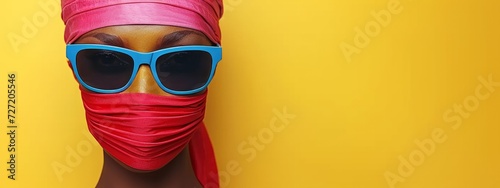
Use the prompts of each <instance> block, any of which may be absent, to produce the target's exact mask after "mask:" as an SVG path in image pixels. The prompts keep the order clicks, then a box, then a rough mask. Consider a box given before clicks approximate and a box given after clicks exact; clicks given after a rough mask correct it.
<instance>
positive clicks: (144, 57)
mask: <svg viewBox="0 0 500 188" xmlns="http://www.w3.org/2000/svg"><path fill="white" fill-rule="evenodd" d="M152 59H153V54H151V53H143V54H141V55H140V56H139V57H138V58H137V59H136V61H137V62H135V63H137V64H138V66H140V65H144V64H146V65H148V66H151V61H152Z"/></svg>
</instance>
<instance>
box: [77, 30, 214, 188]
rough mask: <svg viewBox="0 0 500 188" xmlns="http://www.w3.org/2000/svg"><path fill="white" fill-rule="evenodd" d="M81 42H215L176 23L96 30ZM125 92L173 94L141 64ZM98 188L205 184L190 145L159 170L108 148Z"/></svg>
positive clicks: (151, 46) (144, 48) (138, 47)
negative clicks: (138, 165) (131, 163)
mask: <svg viewBox="0 0 500 188" xmlns="http://www.w3.org/2000/svg"><path fill="white" fill-rule="evenodd" d="M75 43H78V44H106V45H114V46H120V47H124V48H128V49H132V50H135V51H139V52H151V51H155V50H158V49H162V48H168V47H173V46H183V45H207V46H210V45H212V43H211V42H210V40H209V39H208V38H207V37H206V36H205V35H203V34H202V33H201V32H198V31H195V30H191V29H186V28H181V27H174V26H159V25H123V26H110V27H105V28H100V29H96V30H93V31H90V32H88V33H86V34H85V35H83V36H81V37H80V38H79V39H78V40H77V41H76V42H75ZM123 93H149V94H155V95H164V96H168V95H171V94H169V93H166V92H165V91H163V90H162V89H161V88H160V87H159V86H158V84H157V83H156V81H155V80H154V78H153V75H152V73H151V69H150V67H149V66H147V65H141V67H140V68H139V71H138V73H137V75H136V77H135V79H134V82H133V83H132V85H131V86H130V87H129V88H127V89H126V90H125V91H123ZM96 187H97V188H114V187H117V188H143V187H144V188H149V187H151V188H161V187H202V186H201V185H200V183H199V182H198V179H197V178H196V176H195V174H194V171H193V167H192V164H191V158H190V155H189V150H188V147H186V148H185V149H184V150H183V151H182V152H181V153H180V154H179V155H178V156H177V157H175V158H174V159H173V160H172V161H170V162H169V163H168V164H166V165H165V166H163V167H161V168H160V169H158V170H155V171H149V172H146V171H140V170H137V169H132V168H130V167H128V166H126V165H125V164H123V163H121V162H120V161H118V160H116V159H114V158H113V157H112V156H110V155H109V154H108V153H106V152H105V151H104V164H103V169H102V172H101V177H100V178H99V182H98V183H97V185H96Z"/></svg>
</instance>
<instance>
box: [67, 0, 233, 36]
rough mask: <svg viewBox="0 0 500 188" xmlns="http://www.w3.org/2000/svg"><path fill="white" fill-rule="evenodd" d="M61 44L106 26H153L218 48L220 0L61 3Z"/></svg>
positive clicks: (71, 0) (78, 0) (79, 0)
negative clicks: (200, 37) (199, 36)
mask: <svg viewBox="0 0 500 188" xmlns="http://www.w3.org/2000/svg"><path fill="white" fill-rule="evenodd" d="M61 6H62V19H63V21H64V23H65V25H66V30H65V32H64V40H65V41H66V43H67V44H70V43H73V42H74V41H75V40H77V39H78V38H79V37H80V36H82V35H83V34H85V33H87V32H89V31H91V30H94V29H98V28H102V27H106V26H115V25H132V24H154V25H171V26H178V27H185V28H190V29H195V30H198V31H200V32H202V33H204V34H205V35H206V36H207V37H208V38H209V39H210V40H211V41H212V42H214V43H217V44H220V41H221V31H220V28H219V19H220V18H221V16H222V13H223V4H222V0H62V2H61Z"/></svg>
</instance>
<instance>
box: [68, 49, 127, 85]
mask: <svg viewBox="0 0 500 188" xmlns="http://www.w3.org/2000/svg"><path fill="white" fill-rule="evenodd" d="M76 65H77V68H78V74H79V75H80V77H81V79H82V80H83V82H85V83H86V84H87V85H89V86H92V87H95V88H98V89H104V90H112V89H119V88H121V87H123V86H125V85H126V84H127V82H128V81H129V80H130V77H131V76H132V72H133V68H134V63H133V59H132V57H130V56H129V55H127V54H124V53H121V52H115V51H109V50H98V49H88V50H82V51H80V52H78V54H77V56H76Z"/></svg>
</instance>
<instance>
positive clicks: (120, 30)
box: [75, 25, 211, 51]
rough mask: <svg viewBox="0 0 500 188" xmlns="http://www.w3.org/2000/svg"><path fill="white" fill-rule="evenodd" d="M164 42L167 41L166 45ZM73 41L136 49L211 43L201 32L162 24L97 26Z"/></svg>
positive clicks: (146, 49) (148, 49)
mask: <svg viewBox="0 0 500 188" xmlns="http://www.w3.org/2000/svg"><path fill="white" fill-rule="evenodd" d="M165 42H169V44H168V45H167V46H166V44H165ZM75 43H80V44H85V43H90V44H108V45H115V46H121V47H126V48H130V49H134V50H138V51H152V50H156V49H158V48H164V47H169V46H182V45H211V42H210V40H209V39H208V37H206V36H205V35H204V34H203V33H201V32H199V31H196V30H193V29H189V28H183V27H176V26H164V25H120V26H109V27H103V28H98V29H95V30H92V31H90V32H87V33H86V34H84V35H82V36H81V37H80V38H79V39H78V40H77V41H75Z"/></svg>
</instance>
